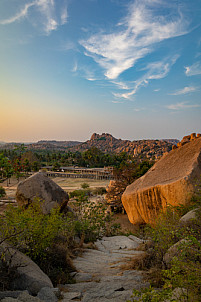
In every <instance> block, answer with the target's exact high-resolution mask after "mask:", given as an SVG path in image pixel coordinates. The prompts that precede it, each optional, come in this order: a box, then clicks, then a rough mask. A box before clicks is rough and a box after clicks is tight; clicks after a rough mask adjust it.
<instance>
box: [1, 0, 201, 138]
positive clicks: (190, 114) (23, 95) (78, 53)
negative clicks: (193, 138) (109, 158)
mask: <svg viewBox="0 0 201 302" xmlns="http://www.w3.org/2000/svg"><path fill="white" fill-rule="evenodd" d="M0 41H1V43H0V71H1V72H0V100H1V110H0V127H1V128H0V129H1V137H0V140H3V141H24V142H27V141H37V140H40V139H57V140H81V141H84V140H86V139H88V138H89V137H90V135H91V134H92V133H93V132H97V133H102V132H108V133H111V134H113V135H114V136H115V137H117V138H123V139H130V140H135V139H145V138H179V139H181V138H182V136H184V135H187V134H189V133H191V132H201V118H200V116H201V1H200V0H177V1H176V0H174V1H173V0H169V1H165V0H136V1H126V0H57V1H56V0H26V1H25V0H9V1H8V0H1V1H0Z"/></svg>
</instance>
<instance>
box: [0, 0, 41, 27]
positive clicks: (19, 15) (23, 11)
mask: <svg viewBox="0 0 201 302" xmlns="http://www.w3.org/2000/svg"><path fill="white" fill-rule="evenodd" d="M34 5H35V2H30V3H27V4H25V6H24V7H23V8H22V9H21V10H20V11H19V12H18V13H17V14H16V15H15V16H13V17H10V18H8V19H5V20H1V21H0V25H6V24H11V23H14V22H16V21H19V20H21V19H23V18H25V17H26V16H27V14H28V10H29V8H30V7H32V6H34Z"/></svg>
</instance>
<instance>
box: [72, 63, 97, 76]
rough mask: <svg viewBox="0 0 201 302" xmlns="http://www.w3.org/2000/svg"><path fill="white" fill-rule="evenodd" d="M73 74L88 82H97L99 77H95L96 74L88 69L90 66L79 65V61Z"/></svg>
mask: <svg viewBox="0 0 201 302" xmlns="http://www.w3.org/2000/svg"><path fill="white" fill-rule="evenodd" d="M72 72H74V73H77V75H80V76H81V77H82V78H84V79H86V80H88V81H96V80H97V77H95V75H94V72H93V71H92V70H90V69H89V68H88V66H85V65H79V66H78V63H77V61H75V63H74V66H73V68H72Z"/></svg>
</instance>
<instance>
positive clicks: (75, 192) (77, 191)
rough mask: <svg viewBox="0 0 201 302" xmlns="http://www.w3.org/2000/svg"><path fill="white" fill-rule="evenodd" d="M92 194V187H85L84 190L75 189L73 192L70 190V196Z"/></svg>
mask: <svg viewBox="0 0 201 302" xmlns="http://www.w3.org/2000/svg"><path fill="white" fill-rule="evenodd" d="M90 195H91V190H90V189H84V190H81V189H80V190H74V191H72V192H69V197H70V198H74V197H76V198H82V197H84V196H90Z"/></svg>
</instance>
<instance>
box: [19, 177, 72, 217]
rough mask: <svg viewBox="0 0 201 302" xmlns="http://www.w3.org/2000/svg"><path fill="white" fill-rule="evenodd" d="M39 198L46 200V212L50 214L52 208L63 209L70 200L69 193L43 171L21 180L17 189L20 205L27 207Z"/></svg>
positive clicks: (44, 209) (44, 208)
mask: <svg viewBox="0 0 201 302" xmlns="http://www.w3.org/2000/svg"><path fill="white" fill-rule="evenodd" d="M37 198H39V199H40V200H41V201H44V203H43V213H44V214H48V213H49V212H50V211H51V209H52V208H54V207H57V206H59V207H60V209H61V211H63V210H64V209H66V207H67V203H68V200H69V197H68V194H67V193H66V192H65V191H64V190H63V189H62V188H60V187H59V186H58V185H57V184H56V183H55V182H54V181H53V180H51V179H50V178H48V177H47V176H46V174H45V173H43V172H38V173H35V174H34V175H32V176H31V177H29V178H27V179H25V180H24V181H21V182H20V183H19V185H18V187H17V191H16V200H17V203H18V205H19V206H23V207H25V208H26V207H28V206H29V204H31V203H32V202H34V201H35V200H36V199H37Z"/></svg>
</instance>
